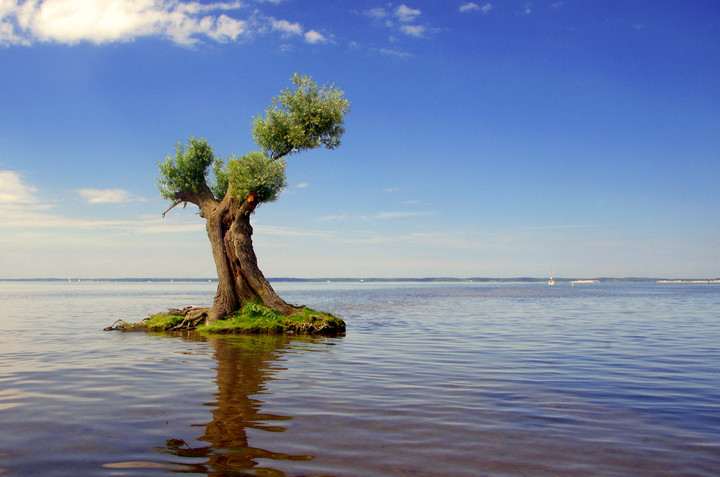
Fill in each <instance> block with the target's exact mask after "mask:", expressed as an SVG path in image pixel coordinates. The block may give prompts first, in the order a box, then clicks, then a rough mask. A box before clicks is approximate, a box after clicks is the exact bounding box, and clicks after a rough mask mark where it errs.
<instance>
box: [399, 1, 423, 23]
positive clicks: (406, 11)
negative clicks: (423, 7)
mask: <svg viewBox="0 0 720 477" xmlns="http://www.w3.org/2000/svg"><path fill="white" fill-rule="evenodd" d="M421 14H422V12H421V11H420V10H418V9H415V8H410V7H408V6H407V5H405V4H402V5H400V6H399V7H397V8H396V9H395V11H394V12H393V15H394V16H395V18H397V19H398V20H399V21H401V22H403V23H410V22H414V21H415V20H416V19H417V17H419V16H420V15H421Z"/></svg>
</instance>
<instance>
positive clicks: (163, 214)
mask: <svg viewBox="0 0 720 477" xmlns="http://www.w3.org/2000/svg"><path fill="white" fill-rule="evenodd" d="M183 202H185V201H184V200H178V201H176V202H175V203H174V204H173V205H171V206H170V208H169V209H168V210H166V211H165V212H163V213H162V216H163V219H164V218H165V214H167V213H168V212H170V211H171V210H173V209H174V208H175V207H177V206H178V205H180V204H182V203H183ZM185 203H187V202H185Z"/></svg>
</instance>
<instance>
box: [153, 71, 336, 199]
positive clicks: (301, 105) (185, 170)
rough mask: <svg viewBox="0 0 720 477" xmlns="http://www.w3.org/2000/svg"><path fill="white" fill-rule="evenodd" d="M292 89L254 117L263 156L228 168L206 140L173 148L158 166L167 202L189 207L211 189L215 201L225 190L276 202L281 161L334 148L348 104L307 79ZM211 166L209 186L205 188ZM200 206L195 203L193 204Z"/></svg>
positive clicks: (298, 78)
mask: <svg viewBox="0 0 720 477" xmlns="http://www.w3.org/2000/svg"><path fill="white" fill-rule="evenodd" d="M292 82H293V84H294V85H295V86H296V88H295V89H294V90H292V89H290V88H286V89H284V90H283V91H282V92H281V93H280V94H279V95H278V96H276V97H274V98H273V100H272V105H271V106H270V108H268V109H267V111H266V112H265V116H262V117H257V118H254V122H253V137H254V138H255V141H256V142H257V143H258V145H260V147H261V148H262V151H255V152H250V153H248V154H245V155H243V156H242V157H240V158H237V157H235V156H233V157H231V158H230V159H229V160H228V161H227V163H226V162H225V161H223V160H222V159H219V158H216V157H215V153H214V152H213V149H212V146H211V145H210V144H209V143H208V142H207V140H206V139H204V138H201V139H195V138H194V137H191V138H190V139H189V140H188V144H187V146H183V144H182V143H178V144H177V146H176V147H175V156H174V157H173V156H167V157H166V158H165V160H164V161H162V162H160V163H159V164H158V166H159V169H160V177H158V179H157V183H158V188H159V189H160V195H161V196H162V197H163V198H164V199H168V200H172V201H176V202H177V201H182V200H185V201H190V202H193V203H195V202H194V200H196V199H197V198H198V196H200V195H201V194H203V193H206V192H207V188H208V187H209V188H210V191H211V192H212V195H213V196H214V197H215V199H216V200H218V201H220V200H222V199H223V198H224V197H225V195H226V194H227V191H228V189H230V190H232V191H233V195H234V196H235V197H236V198H238V199H240V200H244V199H245V198H247V197H248V196H249V195H250V194H251V193H253V192H254V193H255V195H256V200H257V201H258V203H264V202H272V201H275V200H277V198H278V196H279V195H280V192H282V190H283V189H284V188H285V187H286V186H287V182H286V179H285V166H286V163H285V160H284V159H283V157H284V156H286V155H288V154H292V153H296V152H299V151H304V150H308V149H315V148H318V147H322V146H324V147H326V148H328V149H335V148H336V147H337V146H339V145H340V137H341V136H342V135H343V133H344V132H345V128H344V127H343V121H344V117H345V115H346V114H347V113H348V111H349V110H350V102H349V101H348V100H347V99H345V98H344V96H343V94H344V93H343V92H342V91H340V90H338V89H335V88H334V87H333V86H329V87H328V86H323V87H318V85H317V84H315V83H314V82H313V80H312V78H310V77H309V76H298V74H297V73H296V74H295V76H294V77H293V79H292ZM211 166H212V170H213V178H214V181H213V182H212V183H211V184H208V171H209V169H210V167H211ZM196 205H199V204H196Z"/></svg>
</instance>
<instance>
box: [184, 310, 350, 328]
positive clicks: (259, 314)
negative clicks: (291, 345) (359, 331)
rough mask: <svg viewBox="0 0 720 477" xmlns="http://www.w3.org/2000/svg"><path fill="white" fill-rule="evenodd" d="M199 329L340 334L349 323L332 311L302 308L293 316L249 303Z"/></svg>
mask: <svg viewBox="0 0 720 477" xmlns="http://www.w3.org/2000/svg"><path fill="white" fill-rule="evenodd" d="M198 331H200V332H205V333H305V334H317V333H339V332H343V331H345V322H344V321H343V320H341V319H340V318H338V317H336V316H333V315H331V314H329V313H323V312H320V311H316V310H313V309H311V308H308V307H302V308H299V309H298V310H297V313H295V314H293V315H291V316H284V315H281V314H280V313H278V311H277V310H275V309H274V308H269V307H267V306H264V305H262V304H260V303H252V302H251V303H248V304H247V305H245V306H244V307H243V309H242V310H240V311H238V312H237V313H235V315H233V316H231V317H229V318H227V319H224V320H218V321H216V322H215V323H212V324H209V325H203V326H200V327H199V328H198Z"/></svg>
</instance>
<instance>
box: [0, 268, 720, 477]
mask: <svg viewBox="0 0 720 477" xmlns="http://www.w3.org/2000/svg"><path fill="white" fill-rule="evenodd" d="M274 286H275V288H276V290H277V291H278V292H279V293H280V295H281V296H283V297H284V298H286V299H287V300H288V301H290V302H293V303H302V304H307V305H310V306H313V307H315V308H319V309H323V310H327V311H331V312H334V313H337V314H339V315H341V316H342V317H343V318H344V319H345V321H346V322H347V325H348V332H347V334H346V335H345V336H343V337H335V338H303V337H286V336H279V337H268V336H237V337H210V338H208V337H202V336H199V335H196V334H183V335H176V336H169V335H166V334H145V333H120V332H103V331H101V330H102V328H103V327H105V326H108V325H110V324H112V322H114V321H115V320H116V319H119V318H122V319H126V320H137V319H139V318H141V317H143V316H146V315H147V314H149V313H153V312H157V311H161V310H163V309H166V308H170V307H177V306H184V305H188V304H196V305H208V304H210V302H211V301H212V297H213V295H214V291H215V290H214V286H213V285H211V284H208V283H174V284H170V283H51V282H31V283H17V282H0V303H2V307H3V313H2V314H1V315H0V429H1V432H0V475H2V476H3V477H5V476H16V475H18V476H19V475H23V476H24V475H136V476H147V475H162V474H168V473H188V474H191V475H193V474H194V475H247V474H249V475H343V476H345V475H347V476H350V475H431V474H435V475H438V474H439V475H583V476H584V475H598V476H599V475H603V476H605V475H699V476H700V475H707V476H710V475H717V472H718V470H717V469H720V371H719V370H720V286H719V285H717V284H708V285H702V284H652V283H642V284H626V283H623V284H591V285H590V284H588V285H576V286H575V287H570V286H569V285H567V284H562V283H560V284H558V285H556V286H555V287H548V286H547V285H542V284H468V283H464V284H461V283H453V284H387V283H364V284H359V283H358V284H350V283H331V284H327V283H300V284H291V283H276V284H274Z"/></svg>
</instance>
